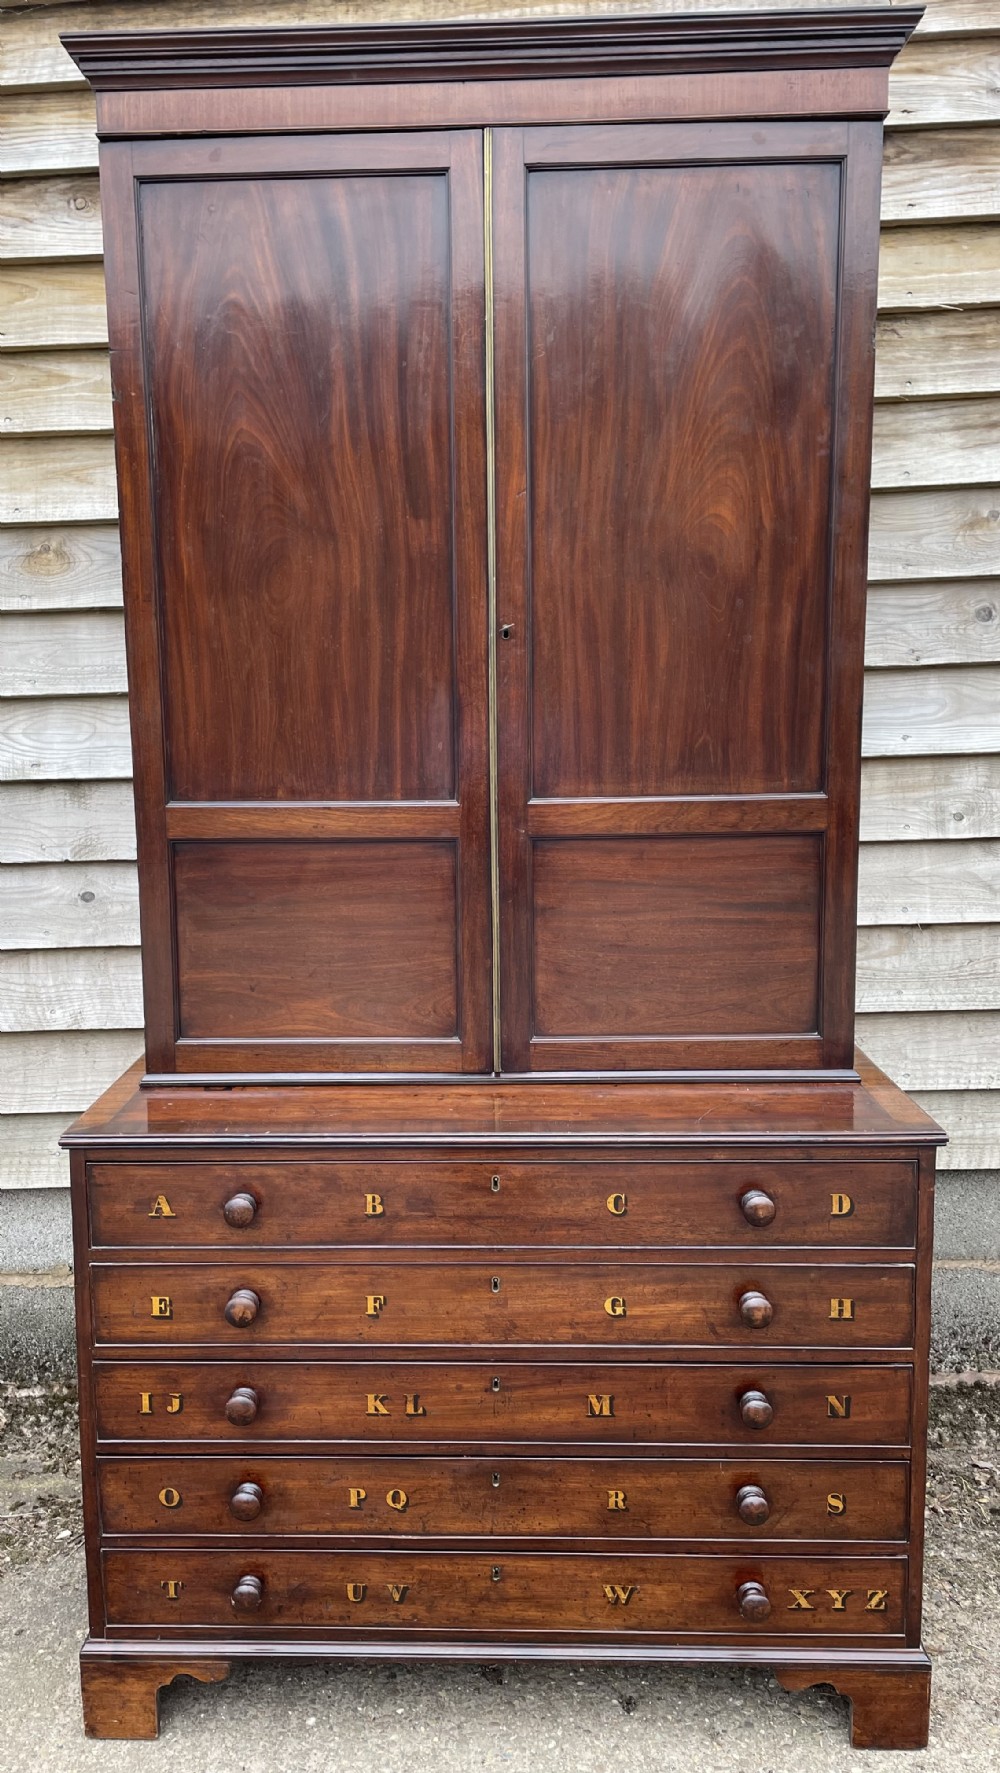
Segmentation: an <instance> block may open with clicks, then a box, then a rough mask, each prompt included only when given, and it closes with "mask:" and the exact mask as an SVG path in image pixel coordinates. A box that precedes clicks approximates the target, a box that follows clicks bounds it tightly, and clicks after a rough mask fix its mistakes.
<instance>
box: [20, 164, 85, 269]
mask: <svg viewBox="0 0 1000 1773" xmlns="http://www.w3.org/2000/svg"><path fill="white" fill-rule="evenodd" d="M101 245H102V241H101V205H100V197H99V193H98V184H97V178H96V176H93V175H91V174H89V173H80V174H77V175H76V176H75V177H72V178H37V179H7V180H6V182H5V183H4V184H3V185H2V186H0V261H2V260H4V259H8V260H17V259H99V258H100V256H101Z"/></svg>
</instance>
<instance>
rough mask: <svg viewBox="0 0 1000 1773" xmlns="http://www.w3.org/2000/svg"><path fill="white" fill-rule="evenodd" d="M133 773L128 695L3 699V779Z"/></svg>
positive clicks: (99, 777)
mask: <svg viewBox="0 0 1000 1773" xmlns="http://www.w3.org/2000/svg"><path fill="white" fill-rule="evenodd" d="M131 774H132V748H131V741H130V738H129V727H128V706H127V704H126V701H125V697H124V696H76V697H73V698H70V697H61V698H49V697H45V698H44V699H40V700H34V699H27V700H24V701H17V702H6V703H2V704H0V782H45V781H49V782H63V781H71V782H72V781H88V780H95V779H97V780H106V779H108V778H109V777H115V776H127V777H131Z"/></svg>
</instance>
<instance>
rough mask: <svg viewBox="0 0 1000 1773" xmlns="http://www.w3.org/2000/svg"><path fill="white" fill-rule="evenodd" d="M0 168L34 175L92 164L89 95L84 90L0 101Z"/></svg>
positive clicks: (8, 174) (88, 167) (94, 149)
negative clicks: (0, 144) (0, 145)
mask: <svg viewBox="0 0 1000 1773" xmlns="http://www.w3.org/2000/svg"><path fill="white" fill-rule="evenodd" d="M0 143H2V144H3V145H2V147H0V172H2V173H3V174H4V175H5V176H6V177H8V178H10V177H17V176H18V175H19V174H32V175H34V176H36V177H37V176H38V175H39V174H40V173H45V172H65V171H69V170H70V169H80V168H84V169H86V170H87V171H88V172H89V171H91V170H96V167H97V134H96V131H95V127H94V99H93V94H92V93H91V92H90V91H89V90H88V91H84V92H66V93H61V92H60V93H31V94H30V95H26V96H24V97H20V96H17V97H10V98H7V99H4V100H3V101H2V103H0Z"/></svg>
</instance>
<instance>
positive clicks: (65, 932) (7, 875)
mask: <svg viewBox="0 0 1000 1773" xmlns="http://www.w3.org/2000/svg"><path fill="white" fill-rule="evenodd" d="M2 895H3V922H2V926H0V949H11V948H112V947H122V946H124V947H132V946H133V945H134V944H135V943H136V942H138V940H139V906H138V895H137V892H136V882H135V869H134V867H133V866H132V865H131V863H128V862H89V863H84V862H72V863H71V862H59V863H47V862H39V863H26V864H24V865H23V866H21V867H17V868H6V869H5V870H4V873H3V883H2Z"/></svg>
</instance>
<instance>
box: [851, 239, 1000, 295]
mask: <svg viewBox="0 0 1000 1773" xmlns="http://www.w3.org/2000/svg"><path fill="white" fill-rule="evenodd" d="M998 253H1000V224H997V225H995V226H990V225H989V224H982V225H981V224H979V223H973V222H969V223H967V224H966V225H965V226H964V227H950V228H949V227H922V228H888V229H887V230H886V231H885V233H883V235H882V246H881V252H880V254H879V273H878V305H879V307H880V309H882V310H888V309H901V310H904V311H905V310H907V309H912V308H950V307H962V306H963V305H969V306H977V307H984V306H990V305H993V306H995V305H996V304H997V303H998V302H1000V257H998Z"/></svg>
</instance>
